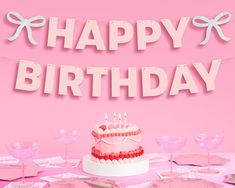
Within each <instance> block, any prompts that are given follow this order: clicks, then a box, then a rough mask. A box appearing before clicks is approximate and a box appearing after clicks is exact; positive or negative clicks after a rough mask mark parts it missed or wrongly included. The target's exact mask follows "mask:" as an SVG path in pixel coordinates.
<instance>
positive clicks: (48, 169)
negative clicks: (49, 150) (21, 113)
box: [0, 129, 235, 188]
mask: <svg viewBox="0 0 235 188" xmlns="http://www.w3.org/2000/svg"><path fill="white" fill-rule="evenodd" d="M223 139H224V138H223V136H220V135H212V136H211V135H208V134H204V133H203V134H198V135H196V136H195V138H194V142H195V143H196V144H197V145H198V146H199V147H200V148H201V149H202V151H203V150H204V153H180V150H181V149H182V148H183V147H184V146H185V144H186V143H187V141H188V139H187V138H186V137H182V136H174V137H173V136H160V137H157V138H156V139H155V141H156V147H158V148H159V149H161V150H162V151H163V152H165V153H156V152H153V153H146V157H147V158H148V159H149V162H150V169H149V171H148V172H147V173H145V174H141V175H136V176H127V177H102V176H94V175H90V174H87V173H85V172H84V171H83V170H82V167H81V163H82V158H81V156H79V155H78V156H77V157H75V158H73V159H71V158H69V157H68V156H69V155H68V146H69V145H70V144H73V143H74V142H76V141H77V140H78V132H77V130H72V131H66V130H64V129H62V130H59V131H58V134H56V141H57V143H59V144H61V145H63V146H64V155H55V156H46V155H43V154H41V155H40V157H39V155H38V153H39V151H40V146H39V144H38V143H37V142H34V141H30V142H28V141H27V142H26V141H24V142H19V141H16V142H12V143H10V144H8V145H6V151H7V152H8V154H5V155H1V156H0V179H1V180H0V185H1V187H4V188H16V187H21V188H26V187H27V188H44V187H45V188H46V187H52V188H69V187H73V188H77V187H82V188H83V187H84V188H109V187H110V188H122V187H127V188H154V187H158V188H165V187H175V188H178V187H181V188H183V187H190V188H194V187H195V188H196V187H197V188H204V187H206V188H221V187H233V186H234V185H235V175H234V174H233V173H234V172H235V160H234V159H235V154H224V153H221V154H212V151H213V150H214V149H215V148H217V147H219V145H221V144H222V142H223ZM41 156H42V157H41ZM233 167H234V168H233Z"/></svg>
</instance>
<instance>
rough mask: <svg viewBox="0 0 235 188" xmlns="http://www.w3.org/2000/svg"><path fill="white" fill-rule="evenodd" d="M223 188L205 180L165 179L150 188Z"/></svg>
mask: <svg viewBox="0 0 235 188" xmlns="http://www.w3.org/2000/svg"><path fill="white" fill-rule="evenodd" d="M169 187H172V188H178V187H179V188H221V187H223V186H222V185H219V184H216V183H213V182H210V181H207V180H203V179H185V178H175V179H165V180H158V181H156V182H155V183H154V184H153V185H152V187H149V188H169Z"/></svg>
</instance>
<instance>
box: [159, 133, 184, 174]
mask: <svg viewBox="0 0 235 188" xmlns="http://www.w3.org/2000/svg"><path fill="white" fill-rule="evenodd" d="M156 142H157V144H158V145H159V146H160V147H161V148H162V149H163V150H164V151H166V152H169V153H170V171H169V172H164V173H161V175H162V176H167V177H177V176H179V175H181V174H180V173H178V172H174V171H173V154H174V153H175V152H177V151H179V150H180V149H182V148H183V147H184V146H185V144H186V138H184V137H182V136H177V137H171V136H161V137H157V138H156Z"/></svg>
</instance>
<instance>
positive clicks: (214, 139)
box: [195, 134, 224, 174]
mask: <svg viewBox="0 0 235 188" xmlns="http://www.w3.org/2000/svg"><path fill="white" fill-rule="evenodd" d="M223 140H224V137H223V136H220V135H214V136H210V135H208V134H198V135H197V136H195V141H196V143H197V144H198V145H199V147H200V148H202V149H204V150H206V151H207V168H206V169H199V170H198V172H200V173H206V174H216V173H219V170H217V169H212V168H211V165H210V152H211V150H212V149H215V148H217V147H218V146H219V145H220V144H221V143H222V142H223Z"/></svg>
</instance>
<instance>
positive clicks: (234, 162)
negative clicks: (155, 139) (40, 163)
mask: <svg viewBox="0 0 235 188" xmlns="http://www.w3.org/2000/svg"><path fill="white" fill-rule="evenodd" d="M217 155H218V156H221V157H224V158H227V159H229V160H230V161H229V162H228V163H226V164H225V165H224V166H218V168H219V169H221V170H222V172H221V173H220V174H216V175H202V174H198V175H197V176H196V178H203V179H207V180H210V181H212V182H214V183H218V184H221V185H223V186H224V187H225V188H233V187H235V185H231V184H225V183H223V180H224V176H225V175H227V174H235V153H220V154H217ZM187 167H188V166H179V165H177V164H174V169H178V168H187ZM168 168H169V162H168V161H166V160H165V161H156V162H154V161H153V162H151V163H150V170H149V172H148V173H146V174H143V175H137V176H131V177H124V178H123V177H109V178H110V179H113V180H116V181H117V182H119V183H120V187H123V188H124V187H127V186H130V185H136V184H141V183H145V182H148V181H152V180H157V179H159V176H158V175H157V173H156V172H157V171H159V170H163V169H168ZM194 168H197V167H194ZM67 172H70V173H74V174H79V175H85V176H91V175H89V174H86V173H84V172H83V171H82V165H81V164H80V165H79V166H78V167H77V168H70V169H68V168H42V169H41V172H40V173H39V174H38V176H36V177H32V178H27V179H28V180H30V181H35V182H38V181H41V180H40V177H43V176H48V175H55V174H61V173H67ZM8 183H9V181H0V187H1V188H3V187H4V186H5V185H7V184H8ZM46 187H49V186H46Z"/></svg>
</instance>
